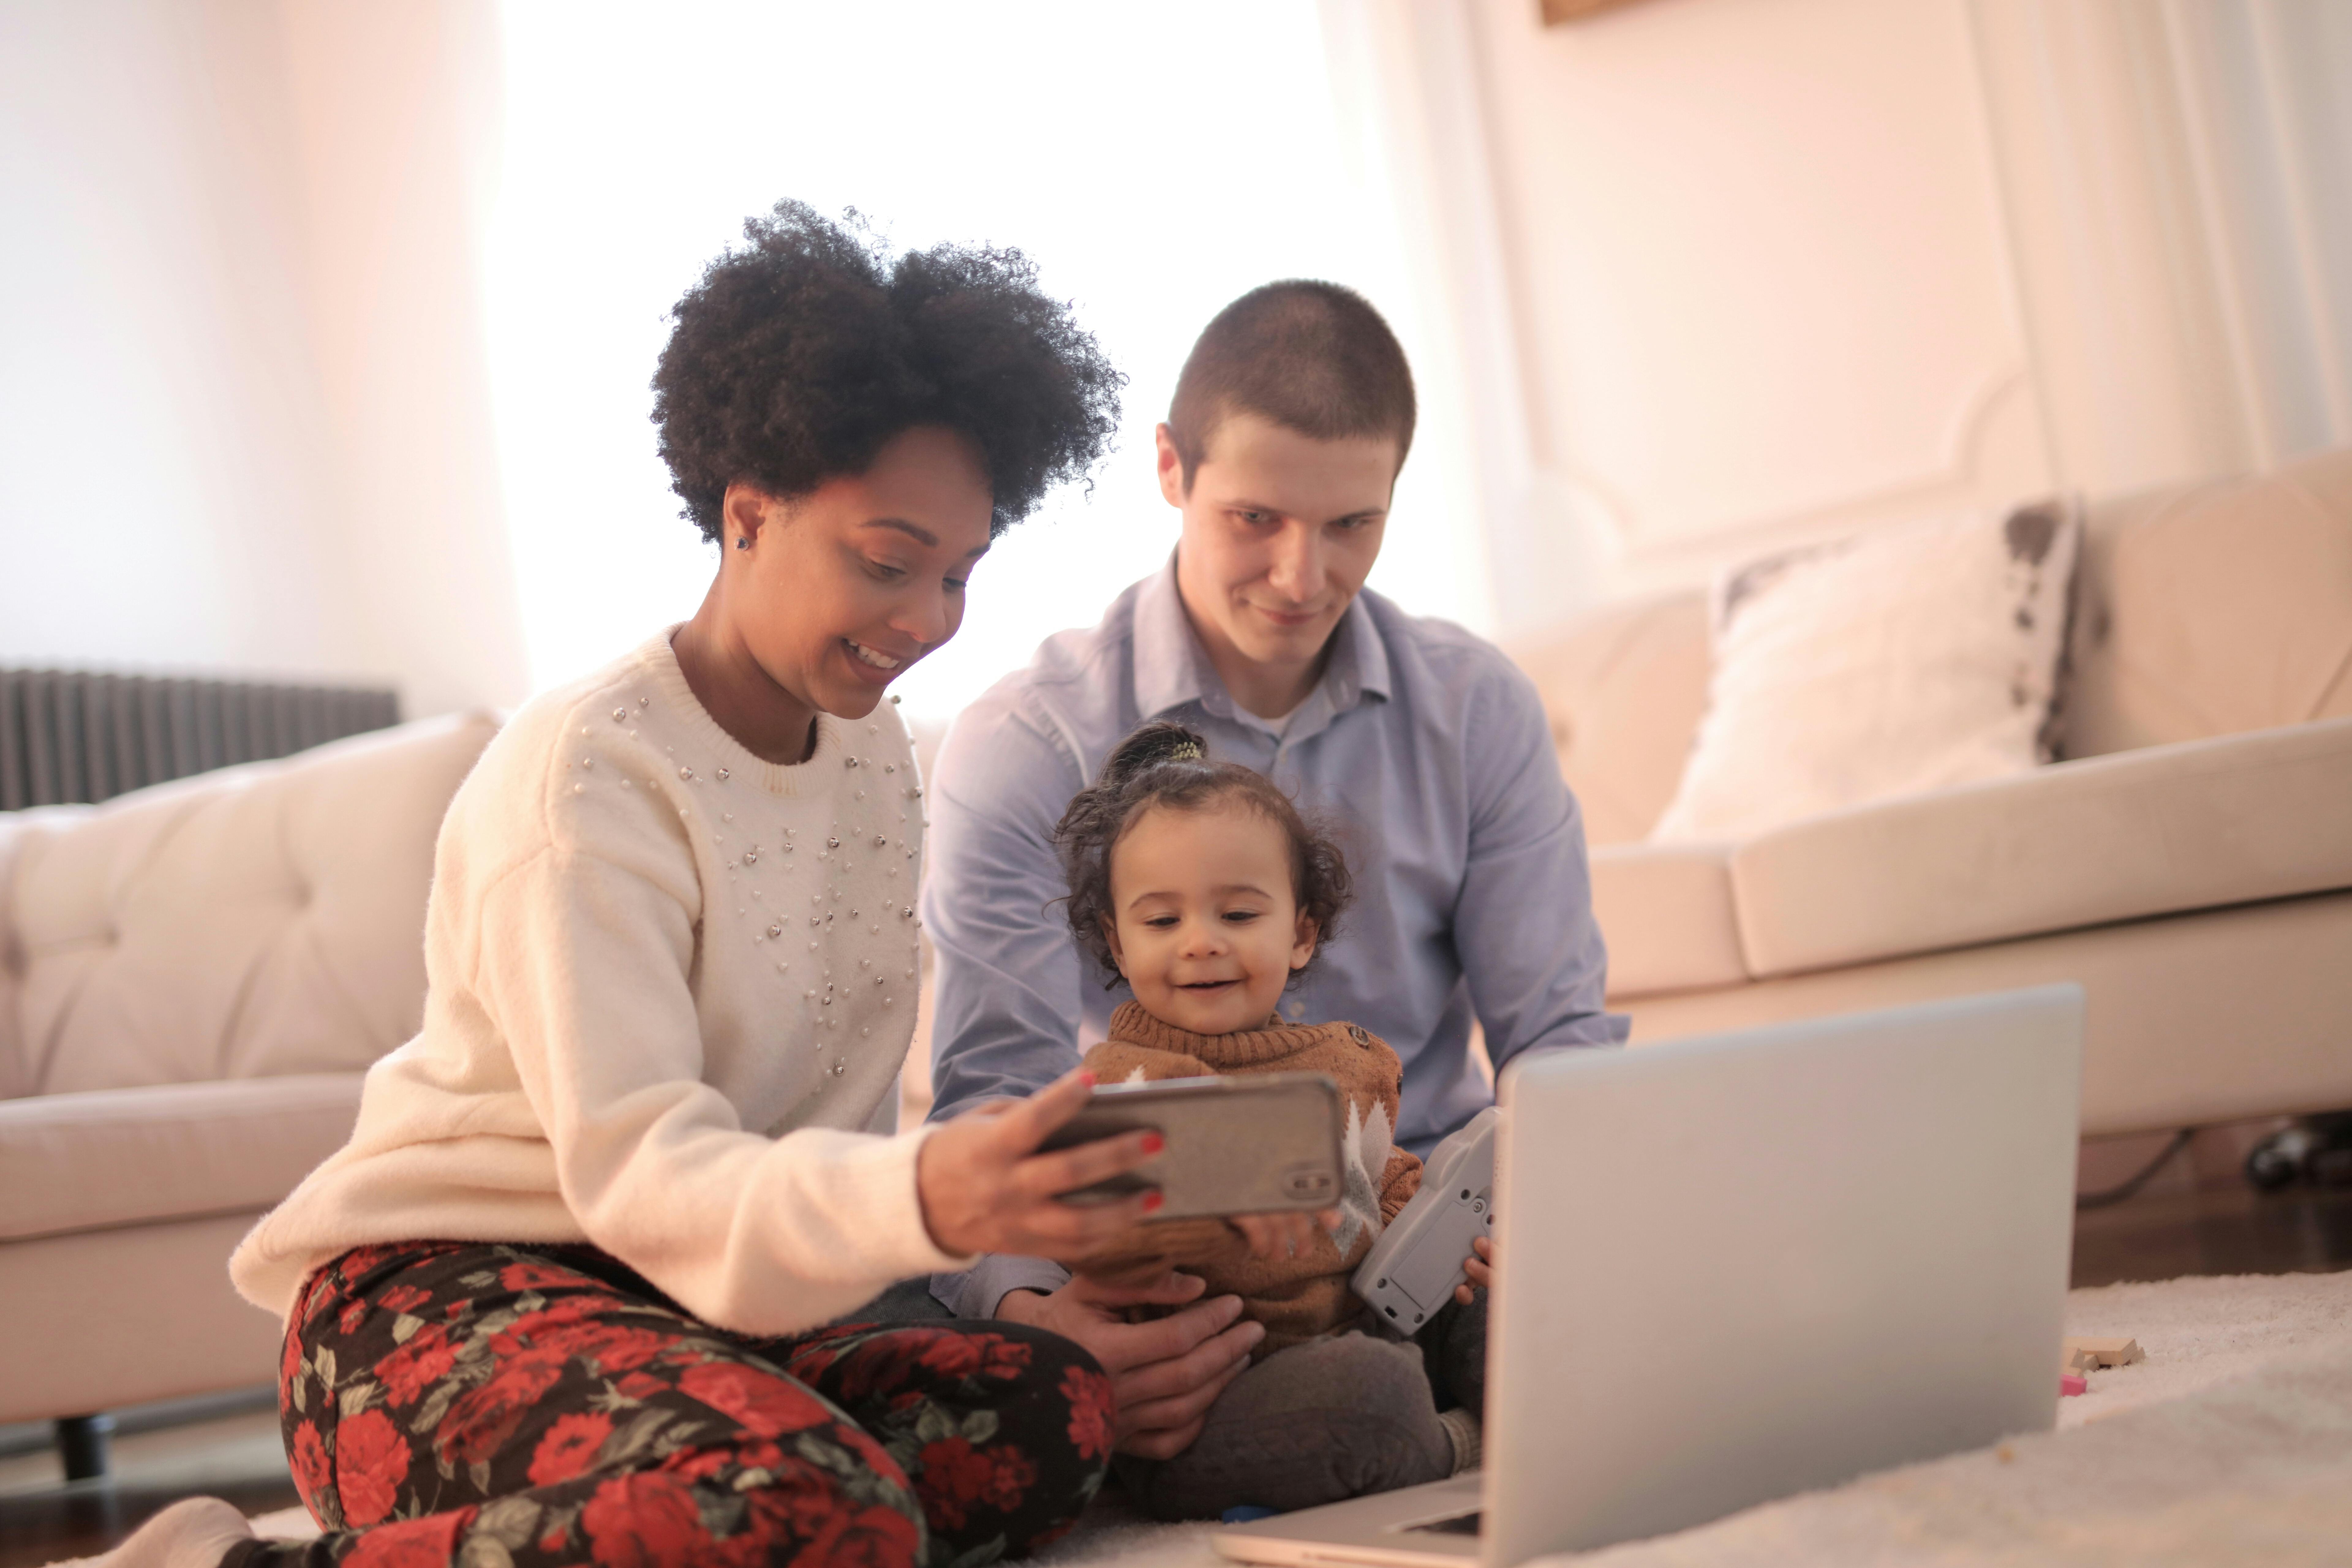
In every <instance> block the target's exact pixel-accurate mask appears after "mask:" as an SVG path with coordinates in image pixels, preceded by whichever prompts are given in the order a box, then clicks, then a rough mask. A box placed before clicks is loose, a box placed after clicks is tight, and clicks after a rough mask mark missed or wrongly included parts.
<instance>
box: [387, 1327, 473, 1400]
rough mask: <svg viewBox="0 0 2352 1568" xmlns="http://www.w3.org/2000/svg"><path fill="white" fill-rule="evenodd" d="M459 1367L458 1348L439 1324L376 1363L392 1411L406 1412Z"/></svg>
mask: <svg viewBox="0 0 2352 1568" xmlns="http://www.w3.org/2000/svg"><path fill="white" fill-rule="evenodd" d="M456 1364H457V1346H456V1345H454V1344H452V1343H450V1342H449V1335H448V1331H446V1330H445V1329H444V1328H442V1326H441V1325H440V1324H438V1323H428V1324H426V1325H425V1327H424V1328H421V1329H419V1330H417V1331H416V1332H415V1333H414V1334H411V1335H410V1336H409V1338H408V1342H407V1343H406V1344H404V1345H403V1346H401V1347H400V1348H399V1349H398V1350H396V1351H394V1352H392V1353H391V1354H390V1355H388V1356H386V1357H384V1358H383V1360H382V1361H380V1362H378V1363H375V1374H376V1376H377V1377H378V1378H379V1379H381V1380H382V1381H383V1393H384V1397H385V1398H386V1399H388V1400H389V1401H391V1403H392V1407H393V1408H394V1410H403V1409H405V1408H407V1407H408V1406H409V1405H414V1404H415V1403H416V1401H417V1398H418V1397H419V1396H420V1395H421V1394H424V1392H425V1390H426V1389H427V1388H430V1387H431V1386H432V1385H433V1384H436V1383H438V1382H440V1381H441V1380H442V1379H443V1378H445V1377H446V1376H448V1375H449V1369H450V1368H451V1367H452V1366H455V1365H456Z"/></svg>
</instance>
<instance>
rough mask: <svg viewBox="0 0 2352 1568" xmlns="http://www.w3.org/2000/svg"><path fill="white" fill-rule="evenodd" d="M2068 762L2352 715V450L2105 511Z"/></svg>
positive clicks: (2094, 546)
mask: <svg viewBox="0 0 2352 1568" xmlns="http://www.w3.org/2000/svg"><path fill="white" fill-rule="evenodd" d="M2081 582H2082V592H2081V596H2080V597H2079V599H2078V600H2077V603H2076V605H2075V613H2074V637H2073V642H2072V650H2073V651H2072V658H2073V666H2074V670H2073V676H2072V679H2071V681H2070V683H2069V685H2068V688H2067V695H2066V698H2065V704H2066V706H2065V710H2064V713H2063V717H2062V726H2061V740H2060V745H2059V749H2060V752H2061V754H2063V755H2065V756H2070V757H2084V756H2095V755H2099V754H2102V753H2105V752H2119V751H2123V750H2126V748H2129V747H2134V746H2155V745H2163V744H2166V743H2168V742H2175V741H2196V740H2203V739H2205V738H2207V737H2209V736H2213V735H2231V734H2238V733H2242V732H2243V731H2249V730H2261V729H2267V728H2270V727H2272V726H2273V725H2279V724H2300V723H2305V722H2307V721H2311V720H2315V719H2331V718H2342V717H2345V716H2347V715H2352V449H2347V450H2340V451H2335V452H2327V453H2323V454H2321V455H2320V456H2318V457H2315V458H2306V459H2305V460H2304V461H2301V462H2298V463H2294V464H2291V465H2289V466H2288V467H2287V468H2283V469H2281V470H2280V471H2279V472H2277V473H2275V474H2273V475H2271V476H2270V477H2268V478H2266V479H2232V480H2229V481H2226V482H2223V483H2220V484H2211V485H2201V486H2195V487H2191V488H2189V489H2168V490H2163V491H2158V492H2155V493H2152V494H2148V495H2142V496H2133V497H2126V498H2124V499H2122V500H2114V501H2108V502H2105V503H2103V504H2100V505H2097V506H2095V507H2093V508H2092V509H2091V513H2090V527H2089V532H2088V535H2087V537H2086V538H2085V540H2084V559H2083V571H2082V574H2081Z"/></svg>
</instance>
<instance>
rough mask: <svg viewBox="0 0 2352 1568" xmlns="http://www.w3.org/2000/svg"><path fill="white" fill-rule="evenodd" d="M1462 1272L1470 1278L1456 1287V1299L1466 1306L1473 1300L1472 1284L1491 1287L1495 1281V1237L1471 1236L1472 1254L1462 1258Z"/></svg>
mask: <svg viewBox="0 0 2352 1568" xmlns="http://www.w3.org/2000/svg"><path fill="white" fill-rule="evenodd" d="M1462 1272H1463V1273H1465V1274H1467V1275H1468V1276H1470V1278H1469V1279H1468V1280H1467V1281H1466V1282H1465V1283H1463V1284H1460V1285H1456V1286H1455V1287H1454V1300H1457V1301H1459V1302H1461V1303H1462V1304H1463V1305H1464V1306H1465V1307H1466V1306H1468V1305H1469V1304H1470V1301H1471V1296H1470V1287H1471V1286H1473V1285H1479V1286H1486V1287H1489V1288H1491V1287H1492V1286H1493V1285H1494V1283H1495V1242H1494V1238H1493V1237H1485V1236H1476V1237H1471V1238H1470V1256H1469V1257H1467V1258H1464V1259H1463V1260H1462Z"/></svg>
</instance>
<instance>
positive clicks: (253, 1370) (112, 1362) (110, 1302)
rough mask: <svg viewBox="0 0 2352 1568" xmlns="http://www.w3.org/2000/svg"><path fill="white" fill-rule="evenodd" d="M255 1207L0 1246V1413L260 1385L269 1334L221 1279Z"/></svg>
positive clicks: (69, 1411) (30, 1414)
mask: <svg viewBox="0 0 2352 1568" xmlns="http://www.w3.org/2000/svg"><path fill="white" fill-rule="evenodd" d="M257 1217H258V1216H257V1215H214V1216H213V1217H211V1218H208V1219H196V1220H180V1221H174V1222H172V1223H170V1224H166V1225H150V1226H131V1227H129V1228H127V1229H121V1230H83V1231H76V1232H75V1233H74V1234H73V1235H71V1236H51V1237H42V1238H41V1239H39V1240H37V1241H6V1242H0V1281H5V1289H0V1301H5V1303H6V1307H7V1315H6V1317H5V1320H0V1321H5V1326H6V1330H7V1331H6V1332H5V1333H0V1421H40V1420H47V1419H49V1418H51V1417H54V1416H58V1415H89V1413H90V1412H92V1411H96V1410H120V1409H121V1408H122V1407H123V1406H124V1405H141V1404H144V1403H146V1402H147V1401H148V1400H151V1399H175V1398H179V1397H181V1396H183V1395H185V1394H214V1393H218V1392H220V1391H222V1390H224V1389H231V1388H248V1387H251V1386H252V1385H253V1384H259V1383H268V1382H269V1381H270V1380H271V1378H272V1377H273V1376H274V1375H275V1374H276V1373H277V1370H278V1345H279V1343H280V1338H281V1330H280V1328H279V1325H278V1320H277V1319H276V1318H273V1317H271V1316H270V1315H269V1314H268V1312H257V1311H255V1310H253V1308H252V1306H251V1304H250V1303H248V1302H247V1301H246V1300H244V1299H243V1298H242V1297H240V1296H238V1295H237V1293H236V1290H235V1289H231V1287H230V1285H229V1282H228V1265H227V1259H228V1255H229V1253H230V1252H231V1251H232V1250H233V1249H235V1247H236V1244H237V1240H238V1238H239V1237H242V1236H244V1235H245V1233H246V1232H247V1230H248V1229H250V1228H251V1227H252V1226H253V1222H254V1220H255V1219H256V1218H257Z"/></svg>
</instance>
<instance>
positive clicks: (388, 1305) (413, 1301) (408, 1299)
mask: <svg viewBox="0 0 2352 1568" xmlns="http://www.w3.org/2000/svg"><path fill="white" fill-rule="evenodd" d="M378 1300H380V1301H382V1303H383V1310H385V1311H387V1312H413V1311H415V1310H416V1309H417V1308H419V1307H422V1306H423V1305H425V1302H427V1301H430V1300H433V1292H432V1291H430V1290H421V1289H417V1288H416V1287H415V1286H414V1285H394V1287H393V1288H392V1289H389V1290H386V1291H385V1292H384V1293H383V1295H382V1296H381V1297H379V1298H378Z"/></svg>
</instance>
